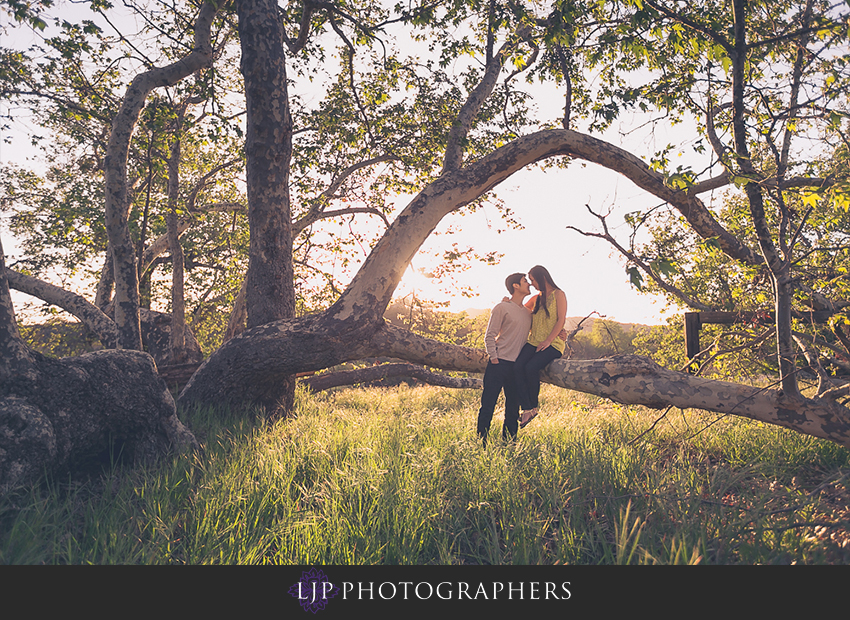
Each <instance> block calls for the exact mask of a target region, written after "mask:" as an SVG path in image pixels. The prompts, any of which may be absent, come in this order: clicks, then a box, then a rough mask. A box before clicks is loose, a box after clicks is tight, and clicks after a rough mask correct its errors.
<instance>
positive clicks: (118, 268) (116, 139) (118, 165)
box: [104, 2, 218, 349]
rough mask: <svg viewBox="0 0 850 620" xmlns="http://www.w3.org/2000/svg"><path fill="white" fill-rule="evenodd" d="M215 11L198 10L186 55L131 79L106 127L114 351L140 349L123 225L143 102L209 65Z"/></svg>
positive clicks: (211, 7) (134, 275)
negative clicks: (132, 147)
mask: <svg viewBox="0 0 850 620" xmlns="http://www.w3.org/2000/svg"><path fill="white" fill-rule="evenodd" d="M217 11H218V8H217V6H216V5H215V4H214V3H212V2H204V4H203V5H201V9H200V13H199V15H198V19H197V21H196V22H195V43H194V49H193V50H192V52H191V53H189V54H188V55H186V56H184V57H183V58H180V59H179V60H177V61H176V62H174V63H172V64H170V65H168V66H165V67H158V68H154V69H151V70H149V71H145V72H144V73H141V74H139V75H137V76H136V77H135V78H133V81H132V82H130V85H129V86H128V87H127V91H126V92H125V94H124V98H123V100H122V102H121V107H120V108H119V110H118V113H117V114H116V116H115V119H114V121H113V124H112V132H111V133H110V136H109V144H108V146H107V149H106V156H105V158H104V177H105V183H106V192H105V193H106V201H105V202H106V231H107V235H108V237H109V244H110V246H111V248H112V257H113V262H114V276H115V323H116V325H117V326H118V330H119V346H120V347H122V348H125V349H141V347H142V337H141V327H140V324H139V281H138V272H137V270H136V258H135V252H134V247H133V241H132V239H131V238H130V229H129V226H128V222H127V218H128V215H129V209H130V200H129V196H128V189H127V158H128V156H129V151H130V142H131V140H132V137H133V132H134V131H135V128H136V124H137V123H138V120H139V115H140V114H141V111H142V109H143V108H144V105H145V101H146V99H147V97H148V95H149V94H150V92H151V91H152V90H153V89H155V88H158V87H162V86H171V85H174V84H176V83H177V82H179V81H180V80H182V79H183V78H185V77H187V76H189V75H191V74H192V73H194V72H196V71H198V70H199V69H202V68H204V67H207V66H209V65H210V63H211V62H212V57H213V56H212V54H213V50H212V45H211V43H210V32H211V28H212V21H213V18H214V17H215V14H216V12H217Z"/></svg>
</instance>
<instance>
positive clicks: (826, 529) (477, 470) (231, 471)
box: [0, 386, 850, 564]
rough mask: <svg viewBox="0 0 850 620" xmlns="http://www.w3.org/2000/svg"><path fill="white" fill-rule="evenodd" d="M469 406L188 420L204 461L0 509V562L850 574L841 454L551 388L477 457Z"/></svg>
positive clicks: (369, 407)
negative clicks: (801, 567) (795, 569)
mask: <svg viewBox="0 0 850 620" xmlns="http://www.w3.org/2000/svg"><path fill="white" fill-rule="evenodd" d="M478 399H479V393H478V392H477V391H474V390H466V391H452V390H446V389H438V388H432V387H423V388H405V387H401V388H391V389H347V390H341V391H336V392H330V393H322V394H318V395H307V394H303V393H301V394H299V397H298V402H297V417H296V418H295V419H291V420H287V421H283V422H279V423H276V424H274V425H271V426H270V425H267V424H265V423H264V422H263V421H262V420H260V419H257V418H256V417H251V416H245V415H243V416H238V417H237V416H235V415H233V414H228V413H221V412H217V413H216V412H211V411H205V412H194V413H193V414H192V415H190V416H187V418H188V420H187V421H188V423H189V424H190V426H191V427H192V428H193V429H194V430H195V432H196V433H197V435H198V437H199V439H200V440H201V442H202V443H203V446H204V448H203V450H202V452H199V453H195V454H188V455H177V456H174V457H171V458H169V459H167V460H165V461H163V462H161V463H159V464H158V465H157V466H155V467H149V468H135V469H129V468H119V467H114V468H112V469H111V470H110V471H108V472H106V473H105V474H104V475H103V476H102V477H101V478H97V479H90V480H88V481H83V482H81V481H62V480H56V479H53V480H47V481H45V482H44V483H43V484H41V485H38V486H36V487H35V488H32V489H27V490H21V491H20V492H17V493H14V494H12V495H10V496H8V497H7V498H6V499H5V500H2V502H0V563H6V564H30V563H34V564H40V563H46V564H88V563H94V564H110V563H121V564H127V563H134V564H135V563H138V564H219V563H221V564H231V563H234V564H236V563H238V564H260V563H283V564H325V563H328V564H330V563H336V564H354V563H366V564H556V563H559V564H644V563H648V564H656V563H657V564H689V563H690V564H693V563H702V564H756V563H763V564H789V563H798V564H837V563H847V562H850V531H848V528H850V493H848V486H850V480H848V477H850V453H848V451H847V450H845V449H843V448H839V447H837V446H835V445H833V444H830V443H827V442H823V441H819V440H815V439H812V438H808V437H803V436H801V435H798V434H796V433H792V432H786V431H784V430H782V429H778V428H773V427H769V426H764V425H762V424H759V423H754V422H749V421H746V420H740V419H736V418H730V417H720V416H717V415H714V414H700V413H696V412H692V411H689V412H686V413H684V414H683V413H682V412H680V411H677V410H673V411H670V412H668V413H667V415H666V416H664V417H663V419H661V420H660V421H659V418H660V417H661V416H662V413H663V412H658V411H650V410H645V409H641V408H635V407H628V408H627V407H623V406H618V405H614V404H611V403H609V402H606V401H601V400H599V399H597V398H595V397H590V396H586V395H582V394H577V393H573V392H566V391H563V390H558V389H555V388H551V387H549V386H544V391H543V395H542V408H541V411H542V412H543V413H541V415H540V416H539V417H538V418H537V419H535V421H534V422H533V423H532V424H531V425H530V426H529V427H528V428H527V429H525V430H523V431H520V437H519V439H518V441H517V442H515V443H512V444H509V445H503V444H502V443H501V442H498V441H494V442H491V445H489V446H488V447H487V448H484V447H482V446H481V445H480V442H478V441H477V440H476V438H475V437H474V427H475V418H476V415H477V410H478ZM653 424H654V426H653ZM500 429H501V417H500V416H499V415H498V414H497V417H496V419H494V425H493V429H492V430H493V434H494V436H498V434H499V431H500Z"/></svg>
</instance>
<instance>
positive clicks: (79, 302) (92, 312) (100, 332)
mask: <svg viewBox="0 0 850 620" xmlns="http://www.w3.org/2000/svg"><path fill="white" fill-rule="evenodd" d="M7 275H8V279H9V286H10V287H11V288H13V289H15V290H17V291H21V292H22V293H26V294H27V295H32V296H33V297H37V298H38V299H41V300H42V301H46V302H47V303H49V304H53V305H54V306H58V307H59V308H62V309H63V310H65V311H66V312H68V313H70V314H73V315H74V316H75V317H77V318H78V319H79V320H80V322H81V323H83V325H85V326H86V327H87V328H88V329H89V330H91V331H92V332H93V333H95V334H96V335H97V337H98V339H99V340H100V343H101V344H102V345H103V347H104V348H105V349H115V348H117V347H118V328H117V327H116V326H115V322H114V321H113V320H112V319H111V318H109V317H108V316H107V315H106V314H104V313H103V311H101V309H100V308H98V307H97V306H95V305H94V304H91V303H89V302H88V301H87V300H86V299H85V298H84V297H82V296H80V295H77V294H76V293H71V292H70V291H66V290H65V289H63V288H59V287H58V286H54V285H52V284H50V283H48V282H44V281H43V280H39V279H38V278H34V277H32V276H28V275H24V274H22V273H19V272H17V271H13V270H11V269H9V270H7Z"/></svg>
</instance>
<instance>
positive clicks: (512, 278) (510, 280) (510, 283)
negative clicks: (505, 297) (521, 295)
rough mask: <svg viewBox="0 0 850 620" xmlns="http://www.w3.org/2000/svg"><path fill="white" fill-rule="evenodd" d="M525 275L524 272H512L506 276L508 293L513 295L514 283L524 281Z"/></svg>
mask: <svg viewBox="0 0 850 620" xmlns="http://www.w3.org/2000/svg"><path fill="white" fill-rule="evenodd" d="M524 277H525V274H524V273H512V274H511V275H509V276H508V277H507V278H505V286H506V287H507V288H508V293H510V294H511V295H513V294H514V284H519V283H520V282H522V279H523V278H524Z"/></svg>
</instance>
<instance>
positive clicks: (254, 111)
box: [236, 0, 295, 415]
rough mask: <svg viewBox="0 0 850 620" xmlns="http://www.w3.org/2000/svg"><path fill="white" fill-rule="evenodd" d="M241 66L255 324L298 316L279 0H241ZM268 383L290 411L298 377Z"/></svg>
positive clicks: (251, 319) (251, 318)
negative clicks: (244, 110)
mask: <svg viewBox="0 0 850 620" xmlns="http://www.w3.org/2000/svg"><path fill="white" fill-rule="evenodd" d="M236 9H237V15H238V18H239V40H240V43H241V46H242V62H241V71H242V75H243V77H244V79H245V101H246V108H247V130H246V135H245V154H246V157H247V165H246V169H245V170H246V181H247V190H248V224H249V229H250V245H249V255H248V273H247V275H246V286H245V294H246V302H247V312H248V316H247V324H248V327H257V326H260V325H265V324H266V323H269V322H270V321H277V320H280V319H287V318H291V317H293V316H295V287H294V284H293V275H294V274H293V266H292V218H291V213H290V205H289V169H290V160H291V158H292V117H291V116H290V112H289V92H288V86H287V79H286V58H285V56H284V52H283V50H284V48H283V46H284V39H285V37H284V33H283V24H282V21H281V18H280V15H279V13H278V5H277V2H276V0H237V2H236ZM276 385H277V388H276V389H277V394H276V395H275V396H274V397H272V396H271V394H270V392H268V390H269V389H270V388H271V386H266V395H265V397H264V398H263V400H264V402H265V404H266V406H269V405H270V403H271V402H272V401H274V402H276V403H277V405H276V406H277V408H278V414H279V415H286V414H287V413H288V412H289V411H290V410H291V409H292V405H293V402H294V398H295V379H294V377H279V378H278V380H277V382H276Z"/></svg>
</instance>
